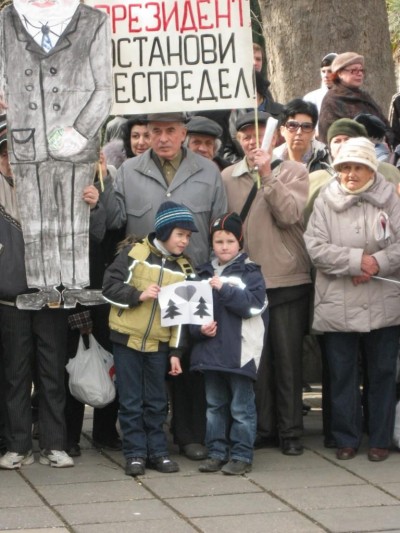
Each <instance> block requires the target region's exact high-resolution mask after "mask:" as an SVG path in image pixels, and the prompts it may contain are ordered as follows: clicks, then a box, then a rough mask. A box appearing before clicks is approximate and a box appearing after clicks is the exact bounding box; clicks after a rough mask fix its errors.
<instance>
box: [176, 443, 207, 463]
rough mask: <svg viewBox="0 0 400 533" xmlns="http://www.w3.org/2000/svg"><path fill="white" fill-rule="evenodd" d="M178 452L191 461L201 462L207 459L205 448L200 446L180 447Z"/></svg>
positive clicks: (188, 445) (187, 445)
mask: <svg viewBox="0 0 400 533" xmlns="http://www.w3.org/2000/svg"><path fill="white" fill-rule="evenodd" d="M180 452H181V454H182V455H185V456H186V457H187V458H188V459H191V460H192V461H202V460H203V459H207V455H208V453H207V448H206V447H205V446H203V445H202V444H197V443H193V444H185V445H184V446H181V447H180Z"/></svg>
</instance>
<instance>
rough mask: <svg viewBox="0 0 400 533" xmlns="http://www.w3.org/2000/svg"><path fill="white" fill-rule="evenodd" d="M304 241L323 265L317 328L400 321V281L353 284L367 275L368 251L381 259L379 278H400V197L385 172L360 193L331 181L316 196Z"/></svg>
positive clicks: (318, 281) (341, 328)
mask: <svg viewBox="0 0 400 533" xmlns="http://www.w3.org/2000/svg"><path fill="white" fill-rule="evenodd" d="M384 227H386V236H385V235H384V234H383V229H384ZM304 239H305V242H306V245H307V249H308V252H309V254H310V257H311V260H312V262H313V263H314V265H315V267H316V269H317V277H316V283H315V302H314V303H315V306H314V323H313V327H314V328H315V329H316V330H318V331H359V332H368V331H371V330H374V329H379V328H383V327H387V326H394V325H397V324H400V285H399V284H397V283H391V282H388V281H382V280H377V279H371V280H370V281H369V282H367V283H363V284H360V285H357V286H354V285H353V283H352V276H358V275H361V273H362V272H361V259H362V254H363V252H366V253H368V254H369V255H373V256H374V257H375V258H376V260H377V262H378V264H379V273H378V276H381V277H385V278H390V279H392V280H399V281H400V268H399V267H400V199H399V197H398V196H397V194H396V192H395V189H394V186H393V185H392V184H391V183H388V182H387V181H386V180H385V178H384V177H383V176H382V175H381V174H379V173H378V174H377V175H376V181H375V183H374V184H373V186H372V187H371V188H370V189H368V190H367V191H364V192H362V193H360V194H358V195H353V194H348V193H346V192H344V191H343V190H342V189H341V188H340V186H339V183H338V181H336V180H332V181H330V182H329V184H328V185H327V186H326V187H325V188H324V189H322V191H321V193H320V195H319V196H318V198H317V199H316V200H315V203H314V210H313V213H312V215H311V218H310V221H309V223H308V227H307V231H306V233H305V235H304Z"/></svg>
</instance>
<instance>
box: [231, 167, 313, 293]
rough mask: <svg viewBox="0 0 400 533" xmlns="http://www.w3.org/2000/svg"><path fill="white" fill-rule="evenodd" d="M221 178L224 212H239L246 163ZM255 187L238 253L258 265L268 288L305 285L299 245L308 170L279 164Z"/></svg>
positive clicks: (247, 180)
mask: <svg viewBox="0 0 400 533" xmlns="http://www.w3.org/2000/svg"><path fill="white" fill-rule="evenodd" d="M222 179H223V182H224V185H225V190H226V194H227V198H228V209H229V210H230V211H236V212H237V213H239V214H240V212H241V210H242V208H243V205H244V204H245V202H246V199H247V197H248V195H249V192H250V190H251V188H252V187H253V183H254V182H253V178H252V177H251V175H250V174H249V171H248V167H247V164H246V161H245V160H242V161H239V163H237V164H236V165H232V166H231V167H228V168H226V169H225V170H224V171H223V172H222ZM261 185H262V186H261V188H260V189H259V191H258V192H257V194H256V197H255V199H254V201H253V203H252V205H251V208H250V211H249V213H248V215H247V218H246V221H245V224H244V249H245V251H246V252H247V253H248V254H249V256H250V259H251V260H252V261H254V262H255V263H257V264H259V265H260V266H261V270H262V273H263V275H264V279H265V283H266V286H267V288H268V289H274V288H278V287H292V286H296V285H302V284H305V283H310V282H311V279H310V262H309V258H308V255H307V251H306V248H305V245H304V241H303V231H304V227H303V210H304V207H305V205H306V202H307V197H308V172H307V170H306V169H305V167H304V166H303V165H302V164H300V163H296V162H294V161H284V162H283V163H281V164H280V165H279V166H278V167H277V168H276V169H275V170H273V171H272V173H271V174H270V175H269V176H266V177H263V179H262V184H261Z"/></svg>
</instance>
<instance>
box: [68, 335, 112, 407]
mask: <svg viewBox="0 0 400 533" xmlns="http://www.w3.org/2000/svg"><path fill="white" fill-rule="evenodd" d="M65 368H66V369H67V372H68V374H69V390H70V391H71V394H72V396H73V397H74V398H76V399H77V400H79V401H80V402H82V403H86V404H88V405H91V406H92V407H104V406H106V405H108V404H109V403H111V402H112V401H113V400H114V398H115V385H114V381H113V377H114V372H115V369H114V358H113V356H112V355H111V354H110V353H109V352H107V351H106V350H105V349H104V348H103V347H102V346H100V344H99V343H98V342H97V341H96V339H95V338H94V337H93V335H89V348H88V349H86V348H85V345H84V342H83V338H82V336H81V337H80V339H79V346H78V351H77V352H76V356H75V357H74V358H73V359H70V360H69V361H68V364H67V366H66V367H65Z"/></svg>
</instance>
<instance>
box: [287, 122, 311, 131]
mask: <svg viewBox="0 0 400 533" xmlns="http://www.w3.org/2000/svg"><path fill="white" fill-rule="evenodd" d="M285 128H286V129H287V130H288V131H290V132H291V133H294V132H295V131H297V130H298V129H299V128H301V131H304V133H310V132H311V131H314V124H313V123H312V122H297V120H288V121H287V122H286V124H285Z"/></svg>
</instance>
